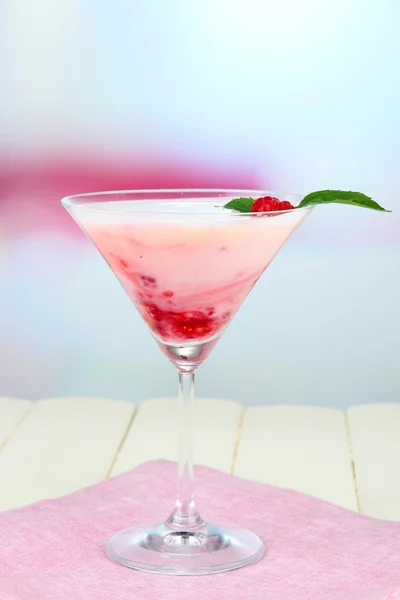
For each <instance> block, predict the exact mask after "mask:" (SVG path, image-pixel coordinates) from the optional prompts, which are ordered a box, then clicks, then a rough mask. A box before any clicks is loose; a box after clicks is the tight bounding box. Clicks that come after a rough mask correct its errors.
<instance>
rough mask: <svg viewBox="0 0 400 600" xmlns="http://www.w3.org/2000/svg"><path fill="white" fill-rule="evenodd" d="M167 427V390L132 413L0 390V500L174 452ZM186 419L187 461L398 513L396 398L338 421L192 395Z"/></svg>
mask: <svg viewBox="0 0 400 600" xmlns="http://www.w3.org/2000/svg"><path fill="white" fill-rule="evenodd" d="M176 428H177V402H176V400H175V399H173V398H161V399H160V398H159V399H155V400H150V401H146V402H144V403H142V404H141V406H140V407H139V409H138V411H137V413H136V415H135V407H134V406H133V405H132V404H129V403H125V402H119V401H113V400H105V399H97V398H55V399H49V400H43V401H40V402H37V403H30V402H27V401H24V400H16V399H10V398H0V510H1V509H7V508H14V507H18V506H22V505H24V504H27V503H30V502H33V501H35V500H39V499H42V498H46V497H55V496H58V495H62V494H65V493H68V492H71V491H73V490H75V489H78V488H80V487H84V486H87V485H91V484H93V483H95V482H97V481H100V480H102V479H104V478H105V477H107V476H109V475H116V474H118V473H122V472H124V471H126V470H128V469H130V468H132V467H134V466H135V465H137V464H139V463H141V462H143V461H146V460H151V459H155V458H167V459H171V460H175V459H176ZM195 429H196V440H195V441H196V451H195V461H196V463H197V464H203V465H209V466H213V467H216V468H219V469H221V470H223V471H227V472H229V471H233V472H234V473H235V474H237V475H239V476H242V477H246V478H249V479H254V480H258V481H262V482H267V483H270V484H275V485H280V486H283V487H289V488H293V489H296V490H299V491H303V492H306V493H309V494H311V495H313V496H316V497H319V498H323V499H326V500H328V501H331V502H333V503H335V504H339V505H341V506H344V507H346V508H349V509H352V510H357V502H358V503H359V508H360V510H361V512H363V513H365V514H368V515H370V516H373V517H380V518H386V519H393V520H400V404H391V405H385V404H379V405H378V404H376V405H368V406H358V407H352V408H350V409H349V411H348V413H347V422H346V415H345V413H343V412H341V411H337V410H334V409H328V408H320V407H304V406H259V407H250V408H248V409H246V410H245V411H244V409H243V407H242V405H240V404H238V403H236V402H231V401H227V400H217V399H209V398H208V399H198V400H197V405H196V427H195ZM349 436H350V437H349ZM351 453H352V454H351ZM352 457H353V461H354V465H353V464H352ZM353 467H354V470H355V473H356V478H357V489H358V498H357V494H356V487H355V482H354V478H353Z"/></svg>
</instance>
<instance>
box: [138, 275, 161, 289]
mask: <svg viewBox="0 0 400 600" xmlns="http://www.w3.org/2000/svg"><path fill="white" fill-rule="evenodd" d="M140 282H141V284H142V286H143V287H145V288H150V289H155V288H156V287H157V280H156V279H155V278H154V277H149V275H140Z"/></svg>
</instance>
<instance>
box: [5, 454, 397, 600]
mask: <svg viewBox="0 0 400 600" xmlns="http://www.w3.org/2000/svg"><path fill="white" fill-rule="evenodd" d="M175 469H176V467H175V465H174V464H173V463H169V462H164V461H157V462H152V463H147V464H144V465H141V466H140V467H139V468H137V469H135V470H134V471H131V472H129V473H126V474H124V475H122V476H120V477H117V478H114V479H111V480H109V481H106V482H103V483H100V484H98V485H95V486H94V487H91V488H87V489H84V490H80V491H78V492H76V493H74V494H72V495H70V496H66V497H64V498H59V499H57V500H47V501H42V502H39V503H37V504H34V505H32V506H28V507H26V508H22V509H19V510H15V511H9V512H6V513H2V514H0V598H1V600H189V599H193V600H197V599H204V600H217V599H218V600H222V599H225V598H229V599H230V600H250V599H252V600H361V599H362V600H364V599H365V600H400V592H399V590H400V585H399V584H400V523H392V522H387V521H378V520H375V519H370V518H367V517H363V516H360V515H357V514H355V513H352V512H349V511H346V510H344V509H341V508H338V507H336V506H333V505H331V504H328V503H326V502H322V501H320V500H316V499H314V498H311V497H308V496H306V495H304V494H299V493H297V492H293V491H289V490H284V489H279V488H275V487H271V486H268V485H263V484H260V483H254V482H250V481H244V480H242V479H239V478H235V477H232V476H231V475H226V474H223V473H220V472H219V471H215V470H212V469H207V468H201V467H199V468H198V469H197V470H196V476H197V497H198V505H199V508H200V510H201V512H202V513H203V515H204V516H205V517H206V518H207V519H209V520H210V521H213V522H216V523H218V524H223V523H229V522H230V523H234V524H238V525H239V524H240V525H243V526H245V527H247V528H249V529H251V530H253V531H254V532H256V533H258V534H259V535H260V536H261V538H262V539H263V540H264V543H265V546H266V553H265V555H264V557H263V558H262V559H261V560H260V561H259V562H258V563H256V564H254V565H251V566H249V567H245V568H243V569H239V570H237V571H231V572H229V573H223V574H220V575H210V576H200V577H172V576H169V575H165V576H161V575H152V574H149V573H140V572H138V571H134V570H131V569H127V568H125V567H122V566H120V565H117V564H115V563H113V562H112V561H111V560H109V559H108V558H107V556H106V553H105V549H104V547H105V543H106V540H107V539H108V538H109V537H110V536H111V534H113V533H114V532H116V531H117V530H119V529H122V528H124V527H127V526H130V525H138V526H142V525H147V524H154V523H156V522H158V521H161V520H162V518H163V517H164V516H165V515H167V514H168V513H169V511H170V509H171V503H172V501H173V497H174V492H175ZM0 493H1V491H0Z"/></svg>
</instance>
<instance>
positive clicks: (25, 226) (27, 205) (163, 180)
mask: <svg viewBox="0 0 400 600" xmlns="http://www.w3.org/2000/svg"><path fill="white" fill-rule="evenodd" d="M185 187H187V188H195V187H199V188H212V187H216V188H226V187H229V188H232V187H233V188H254V187H257V180H256V177H255V176H254V175H253V174H252V173H251V172H250V171H246V169H243V170H241V171H238V170H237V169H232V168H223V167H213V166H212V165H211V166H204V165H202V164H187V163H185V162H183V161H170V162H169V161H166V160H164V161H151V162H144V161H138V160H136V159H135V160H132V161H131V162H129V161H125V162H123V161H118V163H116V162H114V163H113V162H111V161H105V160H104V159H101V160H79V159H71V158H58V159H51V160H46V161H42V162H36V163H32V162H30V163H25V164H23V163H18V164H11V165H10V164H8V165H6V164H5V162H3V163H2V164H0V216H1V228H2V230H3V234H4V233H5V232H7V234H11V235H18V234H24V233H26V232H27V231H32V230H43V229H49V228H50V229H57V230H59V229H61V230H65V231H77V227H76V226H75V225H74V223H73V222H72V220H71V219H70V217H69V216H68V215H67V214H66V212H65V210H64V209H63V208H62V206H61V205H60V200H61V198H62V197H63V196H67V195H70V194H77V193H84V192H96V191H107V190H124V189H125V190H129V189H141V188H143V189H149V188H156V189H157V188H167V189H168V188H185Z"/></svg>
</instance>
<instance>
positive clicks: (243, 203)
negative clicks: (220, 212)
mask: <svg viewBox="0 0 400 600" xmlns="http://www.w3.org/2000/svg"><path fill="white" fill-rule="evenodd" d="M253 202H254V198H235V199H234V200H231V201H230V202H228V203H227V204H225V205H224V208H231V209H232V210H237V211H238V212H242V213H249V212H251V207H252V205H253Z"/></svg>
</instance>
